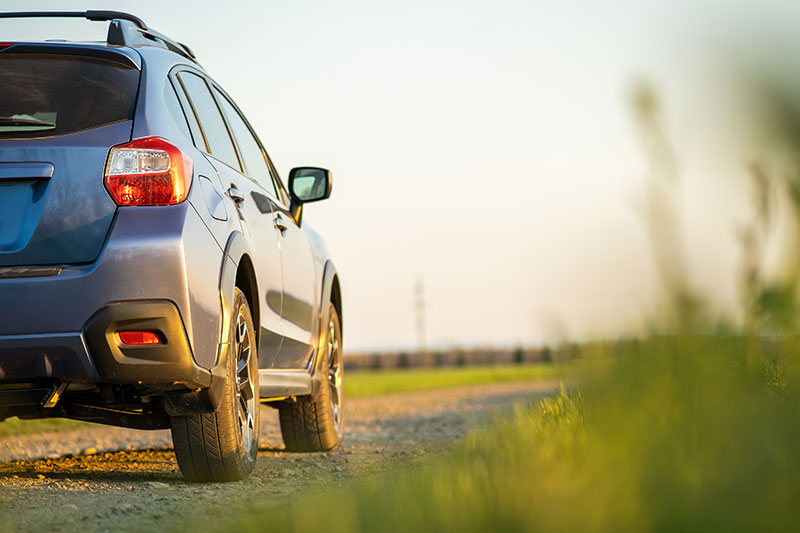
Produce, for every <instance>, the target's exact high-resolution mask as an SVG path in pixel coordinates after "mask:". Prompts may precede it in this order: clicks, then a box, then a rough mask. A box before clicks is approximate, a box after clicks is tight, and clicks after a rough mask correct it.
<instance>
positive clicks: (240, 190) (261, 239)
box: [177, 70, 283, 368]
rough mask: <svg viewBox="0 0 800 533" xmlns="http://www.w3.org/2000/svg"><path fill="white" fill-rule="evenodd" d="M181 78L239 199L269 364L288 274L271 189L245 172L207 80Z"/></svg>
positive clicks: (279, 331)
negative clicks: (277, 229)
mask: <svg viewBox="0 0 800 533" xmlns="http://www.w3.org/2000/svg"><path fill="white" fill-rule="evenodd" d="M177 78H178V80H179V82H180V85H181V86H182V87H183V89H184V90H185V92H186V95H187V96H188V101H189V105H190V107H191V108H192V110H193V112H194V114H195V116H196V118H197V120H198V122H199V126H200V129H201V130H202V137H203V140H204V144H205V146H202V145H201V146H198V148H200V149H201V150H202V151H203V152H205V153H206V154H208V155H209V156H210V157H209V161H210V162H211V164H212V165H214V167H215V168H216V170H217V172H218V174H219V178H220V180H221V182H222V186H223V188H224V189H225V190H227V191H228V194H229V196H230V197H231V199H233V200H234V202H235V203H236V206H237V213H238V216H239V220H240V224H241V228H242V232H243V233H244V234H245V235H247V236H248V238H249V240H250V242H251V250H250V252H251V254H252V256H253V265H254V268H255V271H256V277H257V285H258V292H259V294H258V298H259V302H260V306H259V308H260V320H259V322H260V324H259V327H260V328H261V334H260V342H259V356H258V359H259V361H258V366H259V368H269V367H271V366H273V364H274V361H275V359H276V358H277V357H278V354H279V353H280V351H281V345H282V341H283V327H282V322H281V307H282V299H283V287H282V285H283V283H282V277H283V274H282V264H281V253H280V243H279V239H278V236H277V234H276V232H275V228H274V221H273V213H272V204H271V203H270V202H269V201H267V200H266V198H267V194H268V192H267V191H266V190H265V189H264V188H263V187H262V186H261V185H260V184H259V183H257V182H256V181H254V180H253V179H250V178H249V177H248V176H246V175H245V174H244V172H245V165H244V164H243V159H244V158H243V157H242V156H241V155H240V154H239V152H238V150H237V148H236V146H235V145H234V142H233V140H232V135H231V131H230V128H229V125H228V123H226V121H225V119H224V118H223V116H224V115H223V113H222V110H221V109H220V107H219V105H218V103H217V101H216V99H215V98H214V97H213V95H212V92H211V87H210V86H209V83H208V82H207V80H206V79H205V78H204V77H202V76H200V75H199V74H197V73H195V72H192V71H189V70H184V71H181V72H179V73H178V74H177Z"/></svg>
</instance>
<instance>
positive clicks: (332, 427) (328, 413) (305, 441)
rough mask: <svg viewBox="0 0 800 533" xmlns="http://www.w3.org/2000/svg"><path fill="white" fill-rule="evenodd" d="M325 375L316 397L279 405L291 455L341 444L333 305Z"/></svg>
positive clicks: (337, 330) (337, 328)
mask: <svg viewBox="0 0 800 533" xmlns="http://www.w3.org/2000/svg"><path fill="white" fill-rule="evenodd" d="M329 317H330V318H329V320H328V327H327V328H326V332H325V334H326V336H327V339H326V343H325V351H324V352H323V353H320V354H319V356H320V357H324V358H325V359H324V361H323V365H322V371H323V372H324V374H323V381H322V383H321V384H320V386H319V390H318V391H317V393H316V394H313V395H311V396H310V397H309V398H305V399H300V400H298V401H293V400H286V401H283V402H281V403H280V404H279V406H278V409H279V412H280V420H281V435H282V436H283V443H284V444H285V445H286V449H287V450H288V451H290V452H321V451H329V450H333V449H335V448H337V447H338V446H339V445H340V444H341V443H342V436H343V435H344V424H343V420H342V414H343V412H342V399H343V392H344V391H343V390H342V371H343V368H344V365H343V364H342V343H341V338H342V328H341V325H340V323H339V314H338V313H337V312H336V307H334V306H333V304H331V305H330V309H329Z"/></svg>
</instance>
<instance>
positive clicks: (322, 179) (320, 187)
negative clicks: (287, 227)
mask: <svg viewBox="0 0 800 533" xmlns="http://www.w3.org/2000/svg"><path fill="white" fill-rule="evenodd" d="M332 188H333V175H332V174H331V171H330V170H327V169H324V168H318V167H297V168H293V169H292V170H291V171H290V172H289V193H290V194H291V196H292V204H291V205H290V206H289V210H290V211H291V213H292V217H293V218H294V220H295V222H297V225H298V226H299V225H301V224H302V222H303V204H306V203H308V202H318V201H320V200H324V199H326V198H328V197H329V196H330V195H331V189H332Z"/></svg>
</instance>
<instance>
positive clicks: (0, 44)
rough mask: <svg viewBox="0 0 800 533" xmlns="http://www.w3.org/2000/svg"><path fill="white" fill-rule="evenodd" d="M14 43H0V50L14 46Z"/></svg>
mask: <svg viewBox="0 0 800 533" xmlns="http://www.w3.org/2000/svg"><path fill="white" fill-rule="evenodd" d="M14 44H15V43H0V50H5V49H6V48H9V47H11V46H14Z"/></svg>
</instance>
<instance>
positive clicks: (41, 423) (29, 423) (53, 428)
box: [0, 417, 94, 438]
mask: <svg viewBox="0 0 800 533" xmlns="http://www.w3.org/2000/svg"><path fill="white" fill-rule="evenodd" d="M93 425H94V424H89V423H88V422H79V421H77V420H68V419H65V418H44V419H40V420H20V419H19V418H17V417H12V418H9V419H8V420H5V421H3V422H0V438H3V437H10V436H12V435H26V434H30V433H53V432H57V431H69V430H71V429H79V428H83V427H91V426H93Z"/></svg>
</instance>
